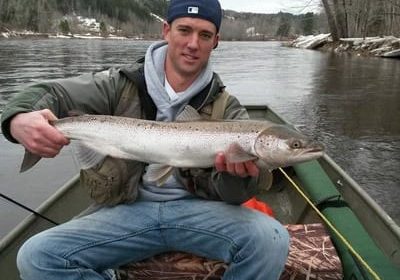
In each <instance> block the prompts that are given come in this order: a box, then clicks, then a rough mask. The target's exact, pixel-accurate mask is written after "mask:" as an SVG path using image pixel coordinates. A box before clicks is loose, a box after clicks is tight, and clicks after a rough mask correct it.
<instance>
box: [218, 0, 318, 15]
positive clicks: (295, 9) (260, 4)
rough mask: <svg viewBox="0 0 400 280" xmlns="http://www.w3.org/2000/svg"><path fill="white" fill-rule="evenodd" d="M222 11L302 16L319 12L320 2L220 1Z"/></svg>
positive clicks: (303, 0)
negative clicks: (285, 13)
mask: <svg viewBox="0 0 400 280" xmlns="http://www.w3.org/2000/svg"><path fill="white" fill-rule="evenodd" d="M219 2H220V3H221V6H222V9H224V10H234V11H237V12H252V13H266V14H268V13H272V14H275V13H279V12H280V11H281V12H287V13H292V14H302V13H307V12H318V10H319V3H320V2H321V1H320V0H219Z"/></svg>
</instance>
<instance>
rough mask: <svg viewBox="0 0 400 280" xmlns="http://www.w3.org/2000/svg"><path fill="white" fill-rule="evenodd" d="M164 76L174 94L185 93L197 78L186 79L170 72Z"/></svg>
mask: <svg viewBox="0 0 400 280" xmlns="http://www.w3.org/2000/svg"><path fill="white" fill-rule="evenodd" d="M165 76H166V78H167V80H168V83H169V84H170V86H171V87H172V88H173V89H174V91H175V92H176V93H179V92H183V91H185V90H186V89H187V88H188V87H190V85H191V84H192V83H193V82H194V81H195V80H196V78H197V76H195V77H190V78H187V77H184V76H182V75H179V74H178V73H175V72H171V71H166V75H165Z"/></svg>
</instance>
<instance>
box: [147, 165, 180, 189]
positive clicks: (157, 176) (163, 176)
mask: <svg viewBox="0 0 400 280" xmlns="http://www.w3.org/2000/svg"><path fill="white" fill-rule="evenodd" d="M172 171H173V167H172V166H169V165H164V164H158V163H154V164H150V165H149V166H148V167H147V170H146V173H145V174H144V175H143V179H144V180H145V181H148V182H153V183H156V184H157V186H161V185H163V184H164V183H165V182H166V181H167V179H168V177H169V176H170V175H171V174H172Z"/></svg>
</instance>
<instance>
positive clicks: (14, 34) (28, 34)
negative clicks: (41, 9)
mask: <svg viewBox="0 0 400 280" xmlns="http://www.w3.org/2000/svg"><path fill="white" fill-rule="evenodd" d="M1 38H4V39H111V40H145V38H143V37H139V36H136V37H126V36H117V35H114V34H109V35H107V36H101V35H97V34H93V33H85V34H60V33H55V34H51V33H36V32H32V31H5V32H0V39H1Z"/></svg>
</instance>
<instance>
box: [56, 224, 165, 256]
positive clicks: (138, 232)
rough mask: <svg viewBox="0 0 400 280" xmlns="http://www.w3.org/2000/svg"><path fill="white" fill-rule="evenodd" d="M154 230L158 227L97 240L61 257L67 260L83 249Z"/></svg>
mask: <svg viewBox="0 0 400 280" xmlns="http://www.w3.org/2000/svg"><path fill="white" fill-rule="evenodd" d="M155 229H159V227H150V228H146V229H143V230H140V231H137V232H134V233H129V234H124V235H121V236H120V237H118V238H112V239H104V240H99V241H93V242H90V243H87V244H85V245H81V246H79V247H77V248H75V249H73V250H71V251H70V252H68V253H65V254H63V255H62V257H63V258H68V257H70V256H72V255H73V254H75V253H77V252H80V251H82V250H85V249H88V248H92V247H95V246H98V245H104V244H109V243H113V242H116V241H120V240H124V239H128V238H130V237H133V236H136V235H139V234H143V233H145V232H149V231H152V230H155Z"/></svg>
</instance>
